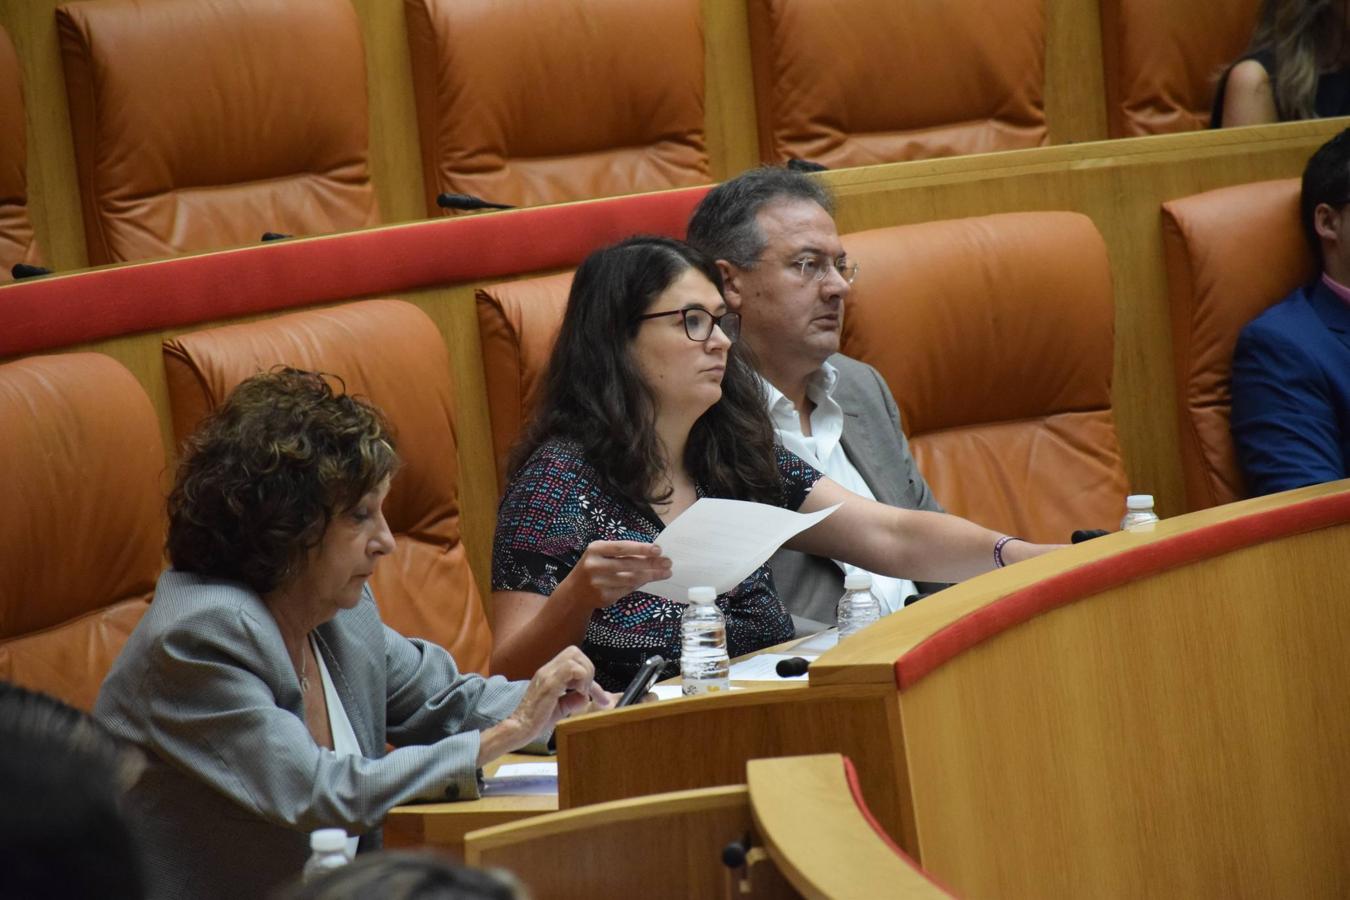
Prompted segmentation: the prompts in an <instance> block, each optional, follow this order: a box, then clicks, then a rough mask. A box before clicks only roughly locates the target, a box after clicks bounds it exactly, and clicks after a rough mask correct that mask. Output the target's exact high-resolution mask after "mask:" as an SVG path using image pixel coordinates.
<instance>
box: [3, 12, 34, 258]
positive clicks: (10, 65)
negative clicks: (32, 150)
mask: <svg viewBox="0 0 1350 900" xmlns="http://www.w3.org/2000/svg"><path fill="white" fill-rule="evenodd" d="M0 121H3V122H4V123H5V127H4V128H2V129H0V282H3V281H9V280H10V269H12V268H13V267H14V264H15V263H28V264H29V265H36V264H37V263H38V262H39V261H40V257H39V254H38V247H37V241H36V240H35V239H34V237H33V223H32V222H31V221H30V220H29V218H28V131H27V128H26V127H25V123H24V105H23V77H22V73H21V72H20V69H19V57H18V56H17V55H16V54H15V53H14V44H13V43H11V42H10V39H9V35H8V34H7V33H6V32H5V30H4V29H3V28H0Z"/></svg>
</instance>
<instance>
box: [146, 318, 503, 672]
mask: <svg viewBox="0 0 1350 900" xmlns="http://www.w3.org/2000/svg"><path fill="white" fill-rule="evenodd" d="M283 364H284V365H290V366H296V367H299V368H304V369H316V370H319V371H323V372H328V373H332V374H334V375H337V376H339V377H341V378H342V380H343V381H344V382H345V384H346V387H347V390H348V391H350V392H351V393H353V394H359V395H362V396H364V397H367V398H369V399H370V401H371V402H372V403H374V404H375V405H376V406H378V407H379V408H380V409H381V410H383V412H384V414H385V416H386V417H387V418H388V420H389V422H390V424H391V425H392V427H393V429H394V436H395V439H396V441H397V447H398V452H399V455H400V457H402V459H403V467H402V468H401V469H400V470H399V472H398V474H397V475H396V476H395V477H394V483H393V488H392V489H391V491H390V493H389V497H388V499H387V500H386V501H385V507H384V511H385V516H386V518H387V519H388V521H389V527H390V529H392V530H393V532H394V536H395V539H396V540H395V543H396V546H395V549H394V553H393V554H392V555H391V556H390V557H389V558H388V559H386V560H384V561H383V562H381V563H380V565H379V566H378V567H377V568H376V570H375V576H374V578H373V579H372V585H371V586H372V588H373V589H374V591H375V598H376V600H377V601H378V602H379V604H380V613H381V615H382V616H383V618H384V620H385V622H386V623H388V624H389V625H390V626H392V627H393V628H395V629H397V630H398V631H400V632H402V633H403V634H406V635H409V636H411V637H420V638H426V639H428V640H431V641H434V642H435V643H437V644H440V645H441V646H443V647H446V648H447V649H449V650H450V652H451V653H452V654H453V655H454V657H455V661H456V662H457V663H458V664H459V666H460V668H461V669H465V670H471V671H475V672H485V671H486V670H487V664H488V655H489V653H490V652H491V649H492V633H491V631H490V629H489V627H488V623H487V617H486V615H485V614H484V612H483V605H482V602H481V600H480V598H479V596H478V588H477V585H476V584H475V582H474V579H473V573H472V572H471V571H470V569H469V561H468V559H467V557H466V555H465V552H464V545H463V543H461V540H460V526H459V490H458V484H459V466H458V462H457V458H456V439H455V430H454V408H453V399H452V398H453V392H452V389H451V385H450V360H449V357H448V356H447V355H446V350H445V343H444V341H443V340H442V339H441V335H440V332H439V331H438V330H437V329H436V326H435V324H434V323H433V322H432V321H431V319H429V318H427V315H426V314H425V313H423V312H422V311H421V310H420V309H418V308H417V307H415V306H413V305H411V304H409V303H404V302H403V301H400V300H369V301H365V302H361V303H351V304H347V305H345V306H337V307H333V308H331V309H324V310H312V311H307V312H301V313H295V314H292V315H286V316H278V317H276V318H272V319H266V320H263V321H260V322H250V323H247V324H242V325H229V326H225V327H222V328H212V329H209V330H206V331H197V332H192V333H190V334H183V335H180V336H178V337H177V338H174V339H173V340H170V341H166V342H165V344H164V368H165V375H166V376H167V379H168V384H169V401H170V405H171V407H172V410H173V425H174V435H175V437H176V438H177V440H178V441H179V442H180V443H181V442H182V440H183V438H185V437H186V436H187V435H188V434H189V433H191V431H192V429H193V428H194V427H196V425H197V423H198V422H199V421H200V420H201V418H202V416H204V415H205V414H206V413H207V411H209V410H211V409H213V408H215V407H216V406H218V405H219V404H220V403H221V401H222V400H224V398H225V397H226V396H228V395H229V393H230V391H231V390H233V389H234V387H235V385H237V384H238V383H239V382H240V381H243V380H244V379H245V378H247V377H248V376H250V375H253V374H256V373H257V372H260V371H266V370H268V369H270V368H272V367H273V366H276V365H283Z"/></svg>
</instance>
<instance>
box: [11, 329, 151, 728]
mask: <svg viewBox="0 0 1350 900" xmlns="http://www.w3.org/2000/svg"><path fill="white" fill-rule="evenodd" d="M0 422H3V423H4V426H3V429H4V438H3V439H2V440H0V472H4V473H5V474H4V477H3V478H0V506H3V508H4V509H5V511H6V512H5V515H3V516H0V559H3V560H4V564H3V565H0V679H5V680H8V681H16V682H18V683H20V684H23V685H26V686H28V687H31V688H35V689H37V690H41V691H46V692H47V693H50V694H53V695H55V696H57V697H59V698H61V699H62V700H64V701H66V702H67V703H70V704H72V705H74V706H78V707H80V708H82V709H89V708H91V707H92V706H93V705H94V699H95V698H96V697H97V696H98V689H99V685H100V684H102V682H103V677H104V676H105V675H106V674H107V672H108V669H109V668H110V667H111V666H112V663H113V660H114V659H116V657H117V654H118V653H119V652H120V651H121V649H122V645H123V644H124V643H126V639H127V636H128V635H129V634H130V633H131V630H132V629H133V628H134V627H135V626H136V623H137V622H138V621H139V620H140V617H141V615H142V613H144V612H145V609H146V604H147V603H148V602H149V600H150V597H151V595H152V594H153V592H154V588H155V580H156V579H157V578H158V577H159V572H160V569H161V568H162V560H163V545H164V491H163V488H162V481H161V479H162V477H163V475H164V450H163V447H162V444H161V438H160V431H159V422H158V420H157V418H156V416H155V411H154V409H153V408H152V407H151V405H150V399H149V397H147V396H146V394H145V391H144V389H143V388H142V387H141V385H140V382H138V381H137V380H136V379H135V378H134V377H133V376H132V375H131V373H130V372H128V371H127V370H126V369H125V368H123V367H122V366H121V365H120V364H118V363H116V362H114V361H113V360H111V359H109V358H108V357H106V356H102V355H100V354H96V353H71V354H66V355H63V356H38V357H31V358H29V359H24V360H20V361H18V362H14V363H10V364H8V365H4V366H0Z"/></svg>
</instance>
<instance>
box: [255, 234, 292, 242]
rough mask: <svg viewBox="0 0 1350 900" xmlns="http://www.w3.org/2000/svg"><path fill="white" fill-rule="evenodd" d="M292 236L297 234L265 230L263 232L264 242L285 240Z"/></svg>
mask: <svg viewBox="0 0 1350 900" xmlns="http://www.w3.org/2000/svg"><path fill="white" fill-rule="evenodd" d="M292 237H295V235H293V234H282V233H281V232H280V231H264V232H263V233H262V239H263V242H264V243H265V242H267V241H284V240H286V239H287V238H292Z"/></svg>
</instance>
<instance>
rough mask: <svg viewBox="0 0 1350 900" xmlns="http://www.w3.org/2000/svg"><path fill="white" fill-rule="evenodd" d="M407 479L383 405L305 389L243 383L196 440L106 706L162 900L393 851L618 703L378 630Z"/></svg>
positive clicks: (565, 674) (588, 680)
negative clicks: (318, 841)
mask: <svg viewBox="0 0 1350 900" xmlns="http://www.w3.org/2000/svg"><path fill="white" fill-rule="evenodd" d="M397 469H398V455H397V454H396V452H395V450H394V442H393V439H392V437H391V436H390V434H389V429H388V426H387V425H386V424H385V421H384V418H383V417H382V416H381V415H380V413H379V412H378V411H377V410H376V409H375V408H374V407H372V406H370V405H369V404H368V403H365V402H364V401H362V400H360V399H358V398H356V397H353V396H350V395H348V394H345V393H340V392H335V391H334V390H333V387H332V386H331V385H330V383H329V381H328V380H327V379H326V378H325V377H324V376H322V375H319V374H317V373H313V372H303V371H297V370H294V369H284V370H279V371H274V372H271V373H268V374H264V375H257V376H255V377H253V378H250V379H248V380H247V381H245V382H243V383H242V384H240V385H239V387H238V388H236V389H235V390H234V392H233V393H232V394H231V395H230V397H229V398H228V399H227V400H226V401H225V403H224V404H223V405H222V406H221V407H220V408H219V409H218V410H217V411H216V412H215V413H214V414H213V415H211V416H210V417H209V418H208V419H207V420H206V421H205V422H204V423H203V424H202V425H201V427H200V428H199V429H198V430H197V432H196V433H195V434H194V435H193V437H192V438H191V439H190V440H189V442H188V445H187V447H186V451H185V456H184V458H183V460H182V462H181V464H180V465H179V468H178V472H177V480H176V483H175V486H174V488H173V492H172V494H171V495H170V497H169V537H168V550H169V558H170V561H171V562H172V568H170V569H169V570H168V571H166V572H164V574H163V575H162V576H161V577H160V579H159V583H158V585H157V586H156V589H155V598H154V602H153V603H151V604H150V608H149V611H148V612H147V613H146V614H145V616H144V617H143V618H142V619H141V621H140V623H139V624H138V625H137V626H136V630H135V632H134V633H133V634H132V635H131V638H130V640H129V641H128V642H127V645H126V647H125V648H124V649H123V651H122V653H121V655H120V656H119V657H118V658H117V661H116V663H115V664H114V665H113V668H112V671H111V672H110V673H109V675H108V678H107V680H106V681H104V683H103V687H102V690H101V691H100V692H99V697H98V702H97V704H96V705H95V707H94V714H95V716H96V717H97V718H98V719H99V720H100V721H101V722H102V723H103V724H104V725H105V726H107V727H108V729H109V730H110V731H111V732H112V733H113V734H115V735H118V736H119V737H121V738H123V739H125V740H127V741H130V742H132V743H134V744H136V745H137V746H139V747H140V748H141V749H142V750H144V751H145V755H146V759H147V767H146V770H145V774H144V775H143V776H142V777H141V779H140V781H139V782H138V783H137V784H136V786H135V787H134V788H133V789H132V790H131V793H130V795H129V800H130V801H131V803H132V805H133V808H134V809H136V811H138V812H139V814H140V819H141V821H142V823H143V826H144V835H143V837H144V845H145V848H146V851H147V857H148V859H147V862H148V866H147V869H148V874H149V876H150V879H151V885H152V889H153V895H154V896H156V897H194V898H208V897H261V896H265V895H266V894H267V893H268V891H269V890H270V889H272V888H273V887H275V886H277V885H280V884H283V883H285V882H287V881H290V880H292V879H293V878H294V877H295V876H296V875H298V874H299V872H300V869H301V867H302V866H303V865H304V862H305V859H306V858H307V856H308V852H309V851H308V832H309V831H311V830H313V829H315V828H326V827H340V828H344V829H346V830H347V833H348V834H349V835H353V837H352V838H350V845H349V851H350V852H355V850H356V849H357V844H358V838H357V837H356V836H358V835H359V836H361V837H360V839H359V843H360V845H361V847H362V848H363V849H364V848H373V847H378V846H379V826H380V823H381V822H382V821H383V819H384V816H385V814H386V813H388V812H389V810H390V809H391V808H392V807H394V806H395V805H397V804H399V803H403V802H405V801H408V800H412V799H416V798H436V799H442V800H443V799H446V798H447V797H448V798H450V799H457V798H458V799H468V798H472V797H476V796H477V791H478V782H477V777H476V776H477V769H478V767H479V766H481V765H483V764H484V763H485V762H487V761H489V760H491V759H494V758H496V757H497V756H500V755H502V754H503V753H507V752H509V751H512V750H515V749H518V748H520V747H522V746H524V745H525V744H527V743H529V742H531V741H533V740H535V739H537V738H539V737H540V736H542V735H545V734H547V733H548V732H549V731H550V730H551V729H552V727H553V725H554V724H556V722H557V721H558V719H559V718H561V717H563V716H565V715H567V714H569V713H570V712H573V711H575V710H576V709H577V708H578V707H580V706H581V705H584V704H585V702H586V700H587V699H588V698H590V699H594V700H596V701H597V702H598V704H599V705H601V706H607V705H609V704H610V702H611V701H612V698H610V697H609V695H607V694H605V693H604V692H603V691H601V690H600V689H599V688H598V687H596V686H595V685H594V684H593V669H592V666H591V664H590V662H589V661H588V660H587V659H586V658H585V657H584V656H583V655H582V654H581V652H580V651H579V650H577V649H576V648H575V647H572V648H566V649H563V648H562V647H559V648H558V649H560V650H562V652H561V653H558V654H556V655H553V656H552V658H551V659H550V660H547V661H545V662H544V663H543V664H542V667H541V668H539V671H538V672H537V673H535V674H534V677H533V679H532V680H531V681H530V682H529V683H528V684H527V683H524V682H508V681H506V680H505V679H503V678H500V677H493V678H482V677H480V676H478V675H472V674H463V673H461V672H459V671H458V669H457V668H456V666H455V662H454V660H453V659H451V658H450V654H448V653H447V652H446V651H445V650H443V649H442V648H440V647H437V646H435V645H433V644H429V643H426V642H423V641H419V640H410V639H408V638H404V637H402V636H401V635H399V634H397V633H396V632H394V631H393V630H391V629H389V628H387V627H385V626H384V625H383V624H382V623H381V622H380V616H379V611H378V609H377V608H376V606H375V600H374V597H373V595H372V594H371V591H370V587H369V586H368V584H367V580H368V579H369V578H370V576H371V574H372V573H373V572H374V570H375V567H376V565H377V564H378V563H379V562H380V560H381V558H383V557H384V556H386V555H388V554H389V553H390V552H391V551H392V550H393V546H394V538H393V535H392V534H391V533H390V531H389V526H388V524H387V523H386V522H385V519H384V513H383V511H382V505H383V503H384V498H385V496H386V495H387V494H388V492H389V485H390V481H391V479H392V478H394V477H395V474H396V472H397ZM387 743H392V744H393V745H395V748H396V749H394V750H392V751H388V752H387V751H386V744H387Z"/></svg>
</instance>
